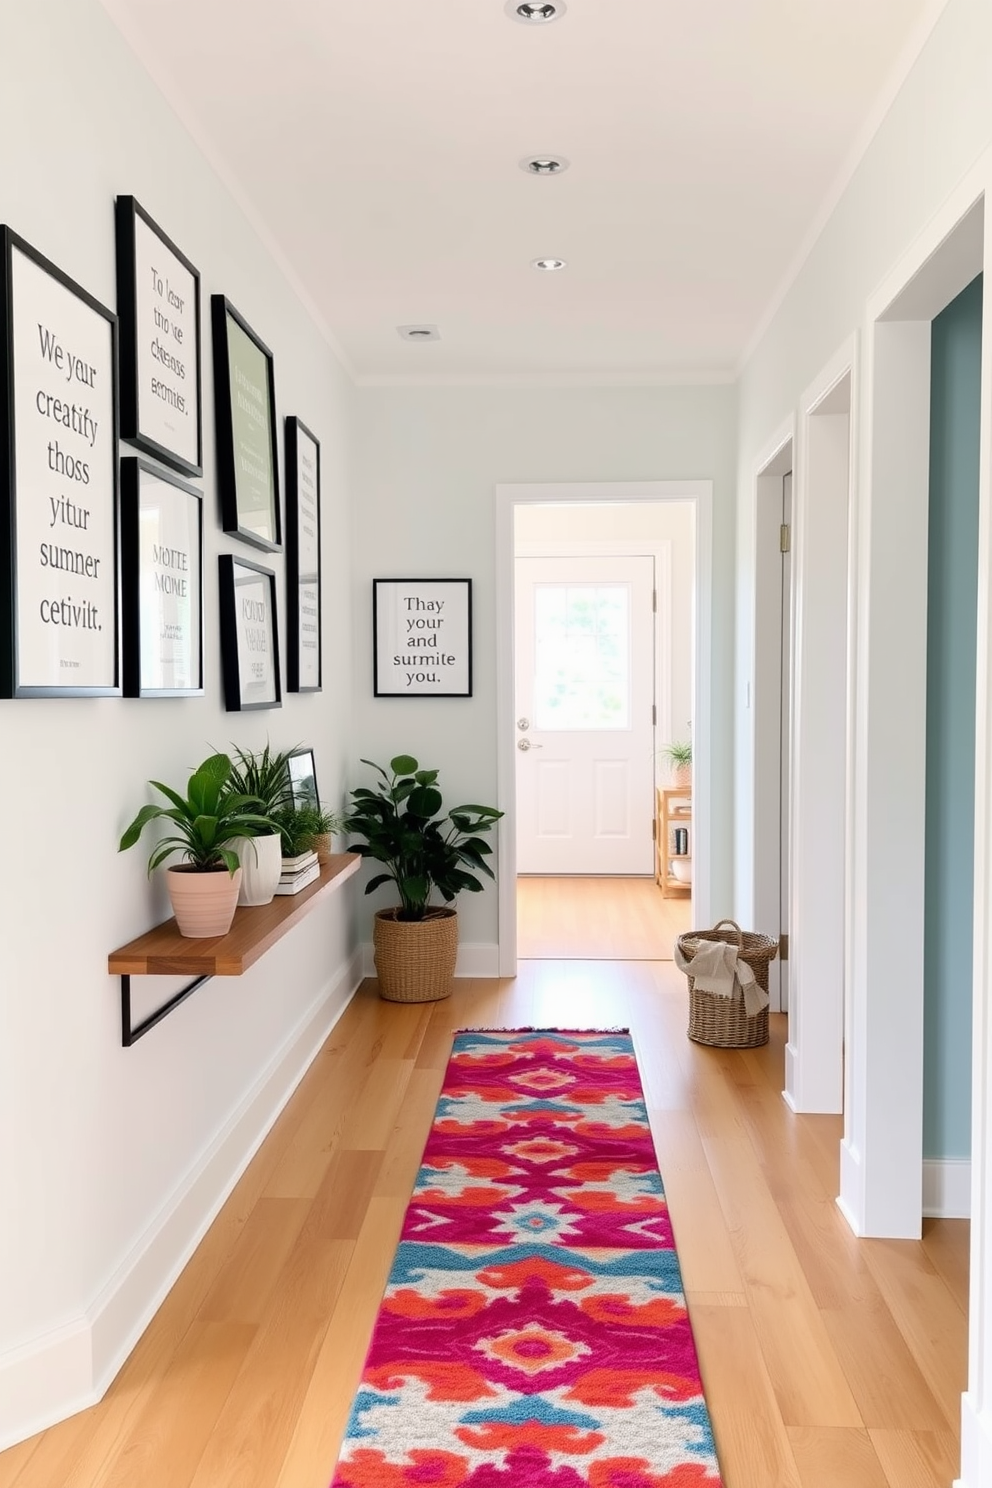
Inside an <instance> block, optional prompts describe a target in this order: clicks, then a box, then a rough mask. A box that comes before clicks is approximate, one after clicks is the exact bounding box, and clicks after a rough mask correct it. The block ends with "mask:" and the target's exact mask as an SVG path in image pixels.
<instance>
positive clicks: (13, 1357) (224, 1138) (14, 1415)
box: [0, 949, 362, 1451]
mask: <svg viewBox="0 0 992 1488" xmlns="http://www.w3.org/2000/svg"><path fill="white" fill-rule="evenodd" d="M361 980H362V955H361V950H360V949H359V950H357V951H355V953H354V954H353V955H352V957H351V959H350V960H349V961H348V963H347V964H346V965H345V966H344V967H343V968H342V969H341V970H340V971H339V972H338V974H337V976H336V977H335V978H334V979H333V981H332V982H330V983H328V985H327V986H326V987H325V988H324V990H323V991H322V992H321V993H320V995H319V996H318V997H317V998H316V999H315V1001H314V1002H313V1003H312V1004H311V1006H310V1008H309V1010H308V1011H307V1012H306V1013H305V1014H304V1016H303V1018H301V1019H300V1021H299V1022H298V1023H297V1025H296V1027H295V1028H294V1029H292V1031H291V1032H290V1033H289V1034H288V1035H287V1037H286V1039H285V1040H284V1042H283V1044H282V1046H281V1048H280V1049H278V1050H277V1051H276V1053H275V1055H274V1056H273V1058H272V1059H271V1060H270V1062H269V1064H268V1065H267V1066H266V1067H265V1069H263V1070H262V1072H261V1073H260V1074H259V1076H258V1078H257V1079H256V1080H255V1083H254V1085H253V1086H252V1087H251V1089H250V1090H249V1091H248V1093H247V1094H246V1095H245V1097H244V1099H243V1100H242V1101H241V1103H240V1105H239V1106H237V1107H236V1108H235V1110H234V1111H232V1112H231V1114H230V1116H229V1117H228V1119H227V1121H226V1122H225V1124H224V1126H223V1128H222V1129H221V1131H220V1132H218V1134H217V1136H216V1137H215V1138H214V1140H213V1142H212V1143H211V1144H210V1146H209V1148H208V1149H207V1151H206V1152H205V1153H204V1154H203V1156H202V1157H201V1158H200V1159H199V1160H198V1161H197V1163H196V1164H195V1165H194V1166H193V1167H192V1168H191V1169H190V1170H189V1172H188V1173H187V1174H186V1176H185V1177H184V1179H183V1180H182V1182H181V1183H180V1184H179V1185H178V1187H177V1188H176V1189H175V1191H174V1192H173V1193H172V1194H171V1195H170V1196H169V1198H168V1200H167V1201H166V1203H165V1204H163V1206H162V1208H161V1209H160V1210H159V1213H158V1215H157V1216H156V1218H155V1219H154V1220H153V1222H152V1223H151V1224H150V1225H149V1226H148V1228H147V1230H146V1231H145V1233H144V1235H142V1237H141V1239H140V1240H139V1241H138V1242H137V1244H136V1245H135V1246H134V1247H133V1249H132V1251H131V1253H130V1255H129V1256H128V1257H127V1259H126V1260H125V1261H124V1262H123V1264H122V1265H121V1266H120V1267H119V1268H118V1270H117V1272H116V1273H115V1275H114V1276H112V1277H111V1279H110V1281H109V1282H108V1283H107V1285H106V1286H105V1287H104V1288H103V1290H102V1291H101V1293H100V1294H99V1296H97V1297H96V1298H95V1299H94V1301H93V1302H92V1303H91V1305H90V1306H89V1307H88V1308H87V1309H86V1311H85V1313H83V1314H82V1316H80V1317H77V1318H73V1319H71V1320H70V1321H69V1322H67V1323H66V1324H65V1325H64V1326H63V1327H61V1328H58V1329H56V1330H54V1331H53V1332H51V1333H47V1334H45V1335H44V1336H43V1337H41V1338H37V1339H33V1340H31V1342H30V1343H28V1344H26V1345H24V1346H23V1347H21V1348H18V1349H14V1350H11V1351H9V1352H7V1353H6V1354H4V1355H0V1451H2V1450H3V1449H4V1448H6V1447H10V1446H13V1445H15V1443H17V1442H19V1441H24V1440H25V1438H27V1437H29V1436H33V1435H34V1434H35V1432H37V1431H43V1430H44V1429H45V1428H46V1427H47V1426H52V1425H54V1424H55V1422H56V1421H62V1420H65V1418H66V1417H67V1416H71V1415H74V1414H75V1413H76V1412H77V1411H80V1410H84V1409H85V1408H86V1407H87V1406H90V1405H95V1404H96V1402H97V1401H98V1400H100V1399H101V1398H102V1397H103V1395H104V1393H105V1392H106V1390H107V1387H108V1386H109V1385H110V1383H111V1381H112V1380H113V1378H114V1376H115V1375H116V1374H117V1372H118V1370H119V1369H120V1367H121V1365H122V1364H123V1363H124V1361H125V1359H126V1358H127V1356H128V1354H129V1353H130V1352H131V1350H132V1349H133V1348H134V1346H135V1344H136V1343H137V1341H138V1339H139V1338H140V1337H141V1335H142V1333H143V1332H144V1331H145V1328H146V1327H147V1326H148V1324H149V1322H150V1321H151V1319H152V1318H153V1317H154V1315H155V1313H156V1312H157V1311H158V1308H159V1307H160V1306H161V1304H162V1302H163V1300H164V1298H165V1297H166V1295H167V1293H168V1292H169V1290H170V1288H171V1287H172V1285H173V1283H174V1282H175V1280H176V1278H177V1277H178V1275H179V1273H180V1272H181V1271H182V1269H183V1267H184V1266H185V1265H186V1262H187V1261H188V1260H189V1258H190V1256H191V1255H192V1254H193V1252H194V1251H195V1249H196V1247H197V1246H198V1245H199V1243H200V1241H201V1240H202V1239H203V1236H204V1235H205V1234H206V1232H207V1230H208V1229H209V1228H210V1226H211V1224H212V1223H213V1221H214V1219H215V1218H216V1216H217V1214H218V1212H219V1210H220V1208H221V1206H222V1205H223V1203H224V1202H225V1200H226V1199H227V1197H228V1195H229V1194H230V1192H231V1190H232V1189H233V1188H234V1185H235V1184H236V1183H237V1181H238V1179H239V1178H240V1177H241V1175H242V1173H243V1172H244V1170H245V1168H246V1167H247V1166H248V1164H249V1163H250V1162H251V1159H252V1158H253V1157H254V1155H255V1153H256V1152H257V1151H258V1148H259V1147H260V1146H261V1144H262V1142H263V1141H264V1139H265V1137H266V1136H267V1135H268V1133H269V1131H270V1130H271V1129H272V1126H273V1124H274V1122H275V1120H276V1118H277V1117H278V1115H279V1113H280V1112H281V1111H282V1109H283V1107H284V1106H285V1104H286V1102H287V1101H288V1100H289V1097H290V1096H291V1095H292V1093H293V1091H294V1090H295V1089H296V1087H297V1085H298V1084H299V1082H300V1080H301V1079H302V1078H303V1076H304V1074H305V1073H306V1071H307V1069H308V1068H309V1067H310V1065H311V1063H312V1062H313V1060H314V1058H315V1057H316V1055H317V1053H318V1051H319V1049H320V1047H321V1045H322V1044H323V1042H324V1040H325V1039H326V1038H327V1035H328V1034H329V1033H330V1031H331V1029H332V1028H333V1027H334V1025H335V1023H336V1022H337V1021H338V1019H339V1018H340V1016H341V1014H342V1013H343V1012H344V1010H345V1008H346V1007H347V1006H348V1003H349V1002H350V1001H351V999H352V997H353V996H354V994H355V992H356V991H357V990H358V987H359V985H360V983H361Z"/></svg>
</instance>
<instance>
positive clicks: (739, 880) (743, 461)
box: [735, 0, 992, 915]
mask: <svg viewBox="0 0 992 1488" xmlns="http://www.w3.org/2000/svg"><path fill="white" fill-rule="evenodd" d="M990 66H992V6H989V5H988V3H987V0H949V3H948V4H947V6H946V8H945V9H944V11H943V13H942V14H941V16H940V18H939V19H938V21H937V23H936V25H935V27H934V30H933V32H932V34H931V36H930V38H929V41H928V42H927V45H926V47H925V48H924V50H923V52H922V53H921V55H920V57H919V59H918V61H917V63H916V65H915V66H914V68H913V70H912V72H911V73H910V75H909V77H908V79H907V81H906V83H905V84H904V86H903V88H902V89H901V90H900V92H899V94H898V96H897V98H896V99H895V101H894V103H893V105H892V107H891V108H890V110H889V111H888V113H887V114H886V116H885V118H884V119H883V121H882V123H881V126H880V127H879V129H878V131H877V134H876V135H875V137H874V139H873V141H872V143H871V145H870V147H869V148H868V150H867V151H866V153H865V155H864V157H863V158H862V160H861V162H860V163H859V165H858V167H857V169H856V171H855V172H854V175H853V177H852V179H851V181H850V184H849V186H848V187H847V189H846V191H845V192H844V193H843V195H842V197H841V199H840V201H839V202H838V205H837V207H836V209H835V211H834V212H833V214H832V215H831V217H830V219H829V221H828V222H827V224H826V226H825V227H824V230H823V232H822V233H821V234H820V236H819V237H818V238H817V240H816V242H815V244H814V245H813V248H812V250H811V252H810V254H809V256H808V258H807V260H806V262H805V264H804V265H803V267H802V270H801V272H800V273H799V275H798V276H797V278H796V280H795V282H794V283H793V285H792V286H791V288H790V289H789V291H788V293H787V294H786V295H785V297H784V299H783V302H782V304H781V306H780V308H779V310H778V311H777V313H776V314H775V316H774V318H773V319H772V321H771V323H770V324H769V326H768V328H767V330H766V332H765V334H764V336H763V337H762V339H761V341H760V344H759V345H758V346H757V348H756V350H755V351H754V354H753V355H752V356H751V357H750V358H749V359H748V361H747V364H746V366H745V367H744V370H743V374H742V377H741V381H740V416H739V417H740V442H739V464H738V478H739V489H740V506H739V512H738V523H737V533H738V563H737V629H736V652H737V687H736V698H737V706H736V718H737V748H736V755H735V760H736V767H735V803H736V849H735V892H736V901H737V905H738V909H739V910H740V911H741V913H742V914H745V915H746V914H747V910H748V907H749V905H750V903H751V893H752V884H751V869H750V862H751V857H750V843H751V837H752V820H751V801H750V789H749V782H750V779H751V770H752V758H751V746H750V720H749V719H748V717H747V714H746V710H745V708H744V692H745V686H746V684H747V682H748V680H749V677H750V667H751V655H752V642H753V627H752V623H751V617H752V614H753V607H754V594H753V584H752V581H751V574H752V572H753V522H754V515H753V498H752V488H753V479H754V464H755V460H756V458H757V455H758V452H759V451H760V450H761V449H762V447H763V446H764V444H765V443H766V442H767V440H768V439H769V438H770V437H771V436H772V435H773V434H774V432H775V430H776V429H778V428H779V427H780V426H781V425H782V424H783V422H784V421H785V420H786V419H787V418H788V417H789V416H790V415H791V414H792V413H793V412H794V410H795V408H796V406H797V404H798V401H799V398H800V395H801V393H802V391H803V389H804V388H805V387H807V386H808V385H809V384H810V383H811V382H813V381H814V379H815V378H816V377H817V375H818V374H819V372H820V370H821V368H822V367H823V366H824V365H825V364H826V363H827V362H828V361H829V360H830V358H831V357H832V356H833V354H834V353H835V352H836V351H837V349H838V348H839V347H840V346H841V344H842V343H843V342H844V341H845V340H847V338H848V337H849V336H851V335H852V334H853V333H855V332H856V331H858V329H859V328H860V327H861V324H862V321H863V318H864V307H865V302H866V300H867V298H868V296H869V295H870V294H871V293H872V291H873V290H874V289H875V288H876V286H877V285H878V284H879V282H880V281H881V279H882V278H883V277H884V276H885V275H887V274H888V273H889V272H890V271H891V270H892V268H893V266H894V265H895V264H896V262H897V261H898V259H899V258H900V256H901V255H902V254H903V253H904V252H905V251H906V249H907V248H908V246H909V244H910V243H911V242H912V240H913V239H914V238H915V237H916V236H917V234H918V233H919V232H920V231H921V230H922V228H923V227H924V225H925V224H926V222H927V221H928V220H929V219H930V218H931V217H932V216H933V214H934V213H935V212H936V211H937V209H938V207H939V206H940V204H941V203H942V202H943V201H944V199H945V198H946V197H947V196H948V195H949V194H950V192H951V191H952V190H953V189H954V187H955V186H956V185H957V183H958V182H959V181H960V180H961V178H962V177H963V176H964V175H965V173H966V172H967V171H968V169H969V167H971V166H972V165H973V164H974V162H975V161H976V160H977V159H978V157H979V156H980V154H981V153H982V151H983V150H984V148H985V147H986V146H987V144H988V143H989V141H990V139H992V91H990V89H989V86H988V79H989V75H990Z"/></svg>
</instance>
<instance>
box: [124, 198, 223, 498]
mask: <svg viewBox="0 0 992 1488" xmlns="http://www.w3.org/2000/svg"><path fill="white" fill-rule="evenodd" d="M115 220H116V236H117V313H118V316H119V318H120V355H121V438H122V439H124V440H127V441H128V442H129V443H130V444H133V445H135V446H136V448H138V449H139V450H141V451H142V453H144V454H146V455H151V456H153V457H154V458H155V459H157V460H161V461H162V462H163V463H164V464H166V465H169V466H171V467H172V469H174V470H178V471H180V472H181V473H182V474H185V475H202V473H203V429H202V416H201V402H202V400H201V396H200V275H199V272H198V270H197V269H195V268H194V267H193V265H192V264H191V263H190V261H189V259H188V258H187V257H186V256H185V254H183V253H181V252H180V250H179V249H178V248H177V247H176V245H175V243H173V242H172V240H171V238H168V237H167V236H166V235H165V233H164V232H163V231H162V229H161V228H160V227H159V226H158V224H157V223H156V222H154V221H153V220H152V218H151V217H149V215H148V213H147V212H146V211H144V209H143V208H142V207H141V206H139V204H138V203H137V202H136V201H135V199H134V197H133V196H119V197H118V198H117V203H116V208H115Z"/></svg>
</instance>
